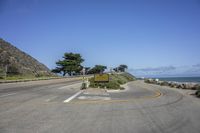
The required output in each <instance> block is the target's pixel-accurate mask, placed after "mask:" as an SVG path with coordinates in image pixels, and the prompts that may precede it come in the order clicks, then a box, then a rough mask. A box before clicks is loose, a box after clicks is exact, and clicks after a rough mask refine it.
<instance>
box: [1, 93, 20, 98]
mask: <svg viewBox="0 0 200 133" xmlns="http://www.w3.org/2000/svg"><path fill="white" fill-rule="evenodd" d="M15 94H17V93H10V94H6V95H1V96H0V98H1V97H7V96H12V95H15Z"/></svg>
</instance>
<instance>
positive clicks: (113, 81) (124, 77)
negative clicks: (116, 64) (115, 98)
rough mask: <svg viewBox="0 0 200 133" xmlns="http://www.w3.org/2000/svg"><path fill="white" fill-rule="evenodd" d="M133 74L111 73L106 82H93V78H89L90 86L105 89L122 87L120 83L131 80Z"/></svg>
mask: <svg viewBox="0 0 200 133" xmlns="http://www.w3.org/2000/svg"><path fill="white" fill-rule="evenodd" d="M133 80H134V76H131V75H128V74H127V73H123V74H120V75H117V74H111V75H110V81H109V82H106V83H97V82H94V78H90V80H89V81H90V87H92V88H98V87H99V88H107V89H123V88H121V87H120V85H122V84H125V83H127V82H129V81H133Z"/></svg>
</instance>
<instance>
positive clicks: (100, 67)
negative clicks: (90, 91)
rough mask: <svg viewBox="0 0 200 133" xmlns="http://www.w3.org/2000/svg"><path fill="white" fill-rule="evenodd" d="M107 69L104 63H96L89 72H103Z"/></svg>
mask: <svg viewBox="0 0 200 133" xmlns="http://www.w3.org/2000/svg"><path fill="white" fill-rule="evenodd" d="M106 69H107V67H106V66H103V65H95V67H93V68H92V69H90V70H89V72H88V74H97V73H103V72H104V71H105V70H106Z"/></svg>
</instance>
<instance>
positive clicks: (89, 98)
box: [78, 96, 111, 100]
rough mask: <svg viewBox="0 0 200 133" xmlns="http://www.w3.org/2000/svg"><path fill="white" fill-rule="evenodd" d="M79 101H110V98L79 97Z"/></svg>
mask: <svg viewBox="0 0 200 133" xmlns="http://www.w3.org/2000/svg"><path fill="white" fill-rule="evenodd" d="M78 99H80V100H111V98H110V97H100V96H80V97H78Z"/></svg>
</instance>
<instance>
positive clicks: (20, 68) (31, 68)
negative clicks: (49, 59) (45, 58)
mask: <svg viewBox="0 0 200 133" xmlns="http://www.w3.org/2000/svg"><path fill="white" fill-rule="evenodd" d="M6 66H7V74H8V76H14V75H21V76H35V77H40V76H52V75H53V74H52V73H51V71H50V70H49V69H48V68H47V67H46V66H45V65H44V64H42V63H40V62H38V61H37V60H36V59H34V58H33V57H31V56H30V55H28V54H27V53H25V52H23V51H21V50H19V49H18V48H16V47H15V46H13V45H12V44H10V43H8V42H6V41H4V40H3V39H0V74H1V75H0V77H2V75H3V73H5V70H6Z"/></svg>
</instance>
